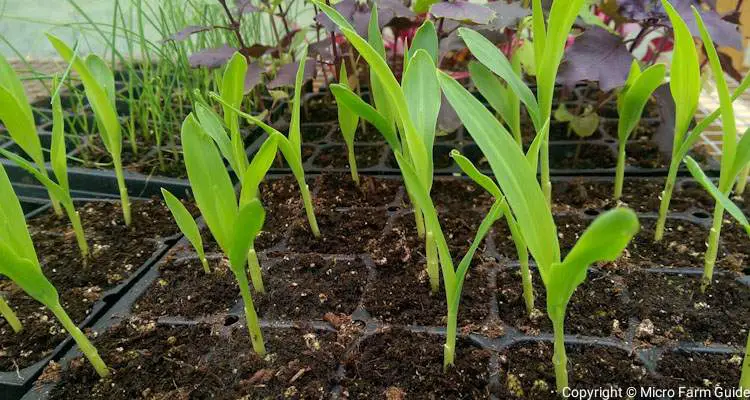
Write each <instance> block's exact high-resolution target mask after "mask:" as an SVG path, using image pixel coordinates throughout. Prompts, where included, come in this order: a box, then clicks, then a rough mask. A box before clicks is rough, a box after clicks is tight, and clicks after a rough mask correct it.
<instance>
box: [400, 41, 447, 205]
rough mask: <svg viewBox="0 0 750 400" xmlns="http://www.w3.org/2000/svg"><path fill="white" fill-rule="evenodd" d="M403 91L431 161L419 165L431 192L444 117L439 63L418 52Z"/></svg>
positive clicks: (407, 74)
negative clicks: (434, 153) (435, 151)
mask: <svg viewBox="0 0 750 400" xmlns="http://www.w3.org/2000/svg"><path fill="white" fill-rule="evenodd" d="M402 85H403V91H404V95H405V96H406V104H408V106H409V115H411V116H412V120H413V121H414V127H415V128H416V131H417V133H418V134H419V135H420V136H421V137H422V144H423V145H424V151H425V154H426V155H427V162H426V163H425V164H424V165H418V167H419V171H418V172H421V173H422V174H423V178H422V179H423V180H422V182H423V184H424V185H425V187H426V188H427V189H428V190H429V189H430V188H431V187H432V175H433V173H432V171H433V161H432V146H433V144H434V143H435V130H436V129H437V120H438V114H440V103H441V99H442V97H441V96H440V84H439V83H438V81H437V75H435V64H433V63H432V59H431V58H430V55H429V54H427V52H426V51H424V50H421V49H420V50H417V51H416V53H415V54H414V56H413V57H412V60H411V61H410V62H409V67H408V68H407V70H406V73H405V74H404V77H403V83H402Z"/></svg>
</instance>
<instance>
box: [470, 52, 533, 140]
mask: <svg viewBox="0 0 750 400" xmlns="http://www.w3.org/2000/svg"><path fill="white" fill-rule="evenodd" d="M510 61H511V65H512V67H513V72H515V73H516V75H518V76H519V77H521V74H522V70H521V57H520V55H519V54H518V52H514V53H513V56H512V57H511V60H510ZM469 75H470V76H471V81H472V82H473V83H474V86H476V88H477V90H479V93H481V94H482V96H483V97H484V98H485V99H486V100H487V102H488V103H489V105H490V107H492V108H493V109H494V110H495V112H496V113H497V114H498V116H499V117H500V118H501V119H502V121H503V122H504V123H505V125H506V127H507V128H508V130H509V131H510V132H511V133H512V134H513V138H514V139H516V143H518V145H519V146H523V137H522V132H521V100H520V99H519V98H518V96H517V95H516V93H515V92H514V91H513V90H512V89H510V88H509V87H508V85H507V84H505V83H504V82H503V81H502V80H501V79H500V78H498V77H497V76H495V74H493V73H492V71H490V69H489V68H487V67H485V66H484V65H483V64H482V63H479V62H476V61H470V62H469Z"/></svg>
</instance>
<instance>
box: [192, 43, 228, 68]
mask: <svg viewBox="0 0 750 400" xmlns="http://www.w3.org/2000/svg"><path fill="white" fill-rule="evenodd" d="M235 52H237V49H236V48H234V47H230V46H227V45H224V47H218V48H211V49H203V50H200V51H196V52H195V53H193V54H191V55H190V58H189V60H188V61H189V62H190V66H191V67H193V68H198V67H206V68H219V67H221V66H222V65H224V64H226V63H227V61H229V59H230V58H232V56H233V55H234V53H235Z"/></svg>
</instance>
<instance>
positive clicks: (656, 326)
mask: <svg viewBox="0 0 750 400" xmlns="http://www.w3.org/2000/svg"><path fill="white" fill-rule="evenodd" d="M624 279H625V281H626V282H625V283H626V285H627V287H628V292H629V299H628V301H627V306H626V308H621V309H622V310H623V311H625V310H626V309H627V312H628V314H630V316H631V317H634V318H637V319H638V320H639V321H641V325H642V327H643V328H644V329H639V330H638V332H641V335H640V336H639V335H637V338H638V339H640V340H642V341H647V342H650V343H654V344H663V343H664V342H666V341H678V340H679V341H694V342H705V343H712V342H719V343H722V344H726V345H735V346H738V347H742V346H744V344H745V341H746V340H747V330H748V329H750V322H748V321H750V288H748V287H747V286H746V285H743V284H741V283H739V282H737V281H736V280H735V279H734V278H733V277H731V276H714V281H713V283H712V285H711V286H710V287H709V288H708V289H707V290H706V292H705V293H701V290H700V286H701V277H700V276H698V275H692V276H684V275H672V274H645V273H632V274H629V275H627V276H624ZM646 320H648V321H649V322H646V323H645V324H644V323H643V321H646ZM651 328H653V333H652V334H651V333H649V332H648V331H649V330H650V329H651Z"/></svg>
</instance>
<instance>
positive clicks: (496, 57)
mask: <svg viewBox="0 0 750 400" xmlns="http://www.w3.org/2000/svg"><path fill="white" fill-rule="evenodd" d="M458 35H459V36H460V37H461V38H462V39H463V40H464V42H465V43H466V46H467V47H468V48H469V50H471V54H473V55H474V57H476V58H477V60H479V62H481V63H482V64H484V66H485V67H487V68H489V69H490V70H491V71H492V72H494V73H495V74H496V75H497V76H499V77H500V78H501V79H502V80H503V81H505V82H506V83H507V84H508V87H509V88H510V89H511V90H512V91H513V92H514V93H515V94H516V95H517V96H518V98H519V99H520V100H521V102H522V103H523V104H524V105H525V106H526V110H527V111H528V112H529V117H530V118H531V121H532V123H533V124H534V127H535V128H536V129H537V130H539V128H540V127H541V125H542V121H541V114H540V110H539V104H537V101H536V98H535V97H534V93H532V91H531V89H529V87H528V86H527V85H526V84H525V83H524V82H523V80H522V79H521V77H520V76H519V75H518V74H517V73H516V72H515V71H514V70H513V65H512V64H511V63H510V61H509V60H508V59H507V58H506V57H505V55H504V54H503V53H502V52H501V51H500V49H498V48H497V46H495V44H494V43H492V42H490V41H489V40H488V39H487V38H485V37H484V36H482V34H480V33H478V32H476V31H473V30H471V29H468V28H459V29H458Z"/></svg>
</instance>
